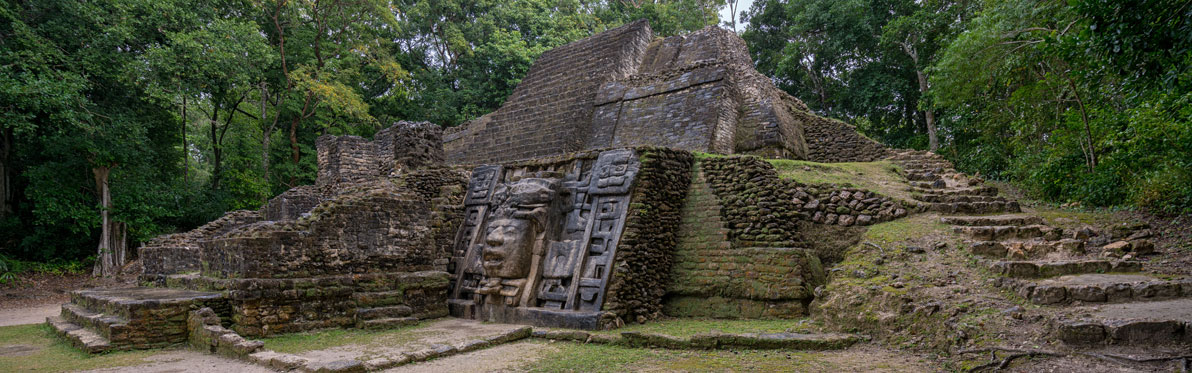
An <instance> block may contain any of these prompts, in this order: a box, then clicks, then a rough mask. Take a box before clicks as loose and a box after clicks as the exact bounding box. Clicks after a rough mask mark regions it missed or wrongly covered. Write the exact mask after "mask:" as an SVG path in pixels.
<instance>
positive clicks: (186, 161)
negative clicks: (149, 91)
mask: <svg viewBox="0 0 1192 373" xmlns="http://www.w3.org/2000/svg"><path fill="white" fill-rule="evenodd" d="M187 122H189V121H188V120H186V95H182V181H185V182H186V183H187V184H190V148H189V147H187V146H186V124H187Z"/></svg>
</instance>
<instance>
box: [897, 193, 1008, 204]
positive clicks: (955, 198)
mask: <svg viewBox="0 0 1192 373" xmlns="http://www.w3.org/2000/svg"><path fill="white" fill-rule="evenodd" d="M911 198H913V199H915V200H918V201H923V202H934V203H958V202H961V203H963V202H1002V203H1005V202H1007V200H1006V199H1005V198H1003V197H999V196H980V195H978V196H970V195H963V194H960V195H957V194H937V193H930V194H918V193H915V194H911Z"/></svg>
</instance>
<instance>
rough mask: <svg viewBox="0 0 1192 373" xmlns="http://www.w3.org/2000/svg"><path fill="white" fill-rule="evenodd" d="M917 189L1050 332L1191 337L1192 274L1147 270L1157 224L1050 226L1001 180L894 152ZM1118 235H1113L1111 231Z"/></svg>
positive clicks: (1103, 338) (1093, 341)
mask: <svg viewBox="0 0 1192 373" xmlns="http://www.w3.org/2000/svg"><path fill="white" fill-rule="evenodd" d="M890 159H891V160H893V161H894V162H896V163H898V164H900V165H901V166H902V167H903V170H904V171H905V176H906V178H907V182H908V184H909V185H910V191H911V192H912V196H913V198H915V199H916V200H918V201H920V202H923V203H925V204H926V205H927V210H930V211H937V212H940V213H944V214H988V213H1002V215H978V216H965V215H954V216H945V217H942V218H941V221H942V222H943V223H944V224H948V225H951V226H952V231H953V233H955V234H957V235H960V236H964V237H967V238H969V240H968V241H967V246H968V249H969V251H970V252H971V253H972V254H973V255H975V256H977V257H979V258H981V261H983V262H985V263H986V264H987V265H988V266H989V269H990V271H991V272H993V273H994V274H996V275H997V276H998V278H997V281H996V284H997V285H998V286H1000V287H1001V288H1003V289H1006V290H1008V291H1010V292H1012V293H1014V294H1016V295H1018V296H1019V297H1021V298H1022V299H1024V300H1026V301H1028V302H1030V303H1032V304H1035V305H1038V306H1039V307H1041V310H1042V313H1043V314H1045V315H1046V316H1045V320H1046V323H1045V324H1046V325H1048V326H1049V327H1050V329H1051V330H1050V333H1051V335H1052V336H1054V337H1055V338H1056V339H1058V340H1059V341H1062V342H1064V343H1065V344H1067V345H1069V346H1072V347H1080V348H1098V347H1097V346H1101V345H1106V344H1109V345H1127V346H1130V345H1138V346H1153V345H1160V344H1163V345H1170V344H1189V343H1192V278H1174V277H1165V276H1159V275H1155V274H1151V273H1145V272H1144V271H1143V270H1144V268H1143V263H1142V262H1140V261H1137V260H1135V259H1136V257H1137V256H1139V255H1146V254H1147V253H1149V252H1150V251H1153V245H1152V244H1150V242H1149V241H1147V240H1146V238H1148V237H1149V231H1145V230H1143V231H1138V232H1114V233H1109V234H1105V235H1103V236H1100V237H1097V236H1098V235H1097V234H1096V233H1092V232H1089V231H1088V229H1087V228H1082V229H1079V230H1075V231H1065V230H1064V229H1061V228H1057V227H1053V226H1050V225H1048V224H1047V223H1046V221H1045V220H1044V219H1043V218H1042V217H1039V216H1035V215H1030V214H1021V213H1019V212H1021V208H1020V207H1019V205H1018V203H1017V202H1015V201H1011V200H1007V199H1005V198H1003V197H999V196H997V189H996V188H993V187H989V186H983V185H981V182H980V180H977V179H973V178H969V177H966V176H964V175H962V174H959V173H958V172H956V171H955V170H954V169H952V165H951V164H950V163H948V162H947V161H945V160H943V159H941V158H940V157H938V156H936V155H934V154H931V153H926V152H915V151H907V152H901V153H896V154H895V155H894V156H892V157H890ZM1111 238H1112V239H1111Z"/></svg>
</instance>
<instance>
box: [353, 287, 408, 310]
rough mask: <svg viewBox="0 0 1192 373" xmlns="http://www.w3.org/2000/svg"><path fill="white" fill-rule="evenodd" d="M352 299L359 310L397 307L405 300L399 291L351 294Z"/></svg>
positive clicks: (403, 294) (402, 292)
mask: <svg viewBox="0 0 1192 373" xmlns="http://www.w3.org/2000/svg"><path fill="white" fill-rule="evenodd" d="M352 298H353V299H354V300H356V307H360V308H374V307H389V306H397V305H401V304H404V303H405V299H406V298H405V292H404V291H401V290H398V291H374V292H367V293H366V292H360V293H353V294H352Z"/></svg>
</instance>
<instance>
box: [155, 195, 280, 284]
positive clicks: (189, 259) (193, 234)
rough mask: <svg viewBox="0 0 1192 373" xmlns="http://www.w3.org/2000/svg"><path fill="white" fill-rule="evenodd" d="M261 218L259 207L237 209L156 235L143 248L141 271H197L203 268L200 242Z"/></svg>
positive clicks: (168, 272) (170, 272)
mask: <svg viewBox="0 0 1192 373" xmlns="http://www.w3.org/2000/svg"><path fill="white" fill-rule="evenodd" d="M261 220H262V215H261V213H260V212H258V211H249V210H237V211H232V212H229V213H227V214H225V215H224V216H222V217H220V218H219V219H215V220H212V221H211V222H208V223H207V224H203V225H202V226H199V227H198V228H195V229H193V230H190V231H188V232H184V233H175V234H167V235H162V236H157V237H154V238H153V239H150V240H149V242H146V243H145V244H144V245H143V246H142V247H141V248H140V255H139V257H140V261H141V265H142V266H143V270H142V273H149V274H175V273H186V272H194V271H198V270H199V269H201V265H200V261H199V242H202V241H206V240H210V239H212V238H215V237H219V236H221V235H223V234H225V233H227V232H228V231H231V230H233V229H235V228H237V227H242V226H244V225H246V224H251V223H256V222H258V221H261Z"/></svg>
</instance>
